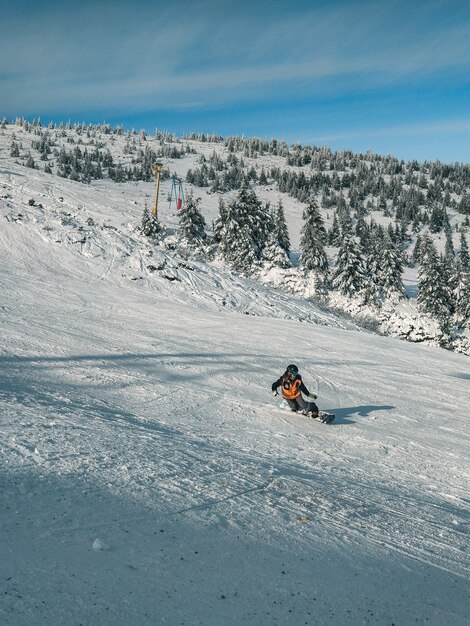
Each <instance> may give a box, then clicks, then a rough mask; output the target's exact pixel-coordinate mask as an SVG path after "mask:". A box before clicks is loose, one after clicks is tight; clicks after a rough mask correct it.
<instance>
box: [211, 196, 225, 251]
mask: <svg viewBox="0 0 470 626" xmlns="http://www.w3.org/2000/svg"><path fill="white" fill-rule="evenodd" d="M226 221H227V207H226V206H225V203H224V201H223V200H222V198H219V215H218V216H217V217H216V219H215V220H214V223H213V226H212V231H213V239H214V242H215V243H216V244H219V243H220V241H221V240H222V231H223V228H224V225H225V222H226Z"/></svg>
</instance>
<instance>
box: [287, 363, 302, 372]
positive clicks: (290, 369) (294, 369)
mask: <svg viewBox="0 0 470 626" xmlns="http://www.w3.org/2000/svg"><path fill="white" fill-rule="evenodd" d="M286 371H287V372H291V374H298V373H299V368H298V367H297V365H294V364H293V363H291V364H290V365H288V366H287V369H286Z"/></svg>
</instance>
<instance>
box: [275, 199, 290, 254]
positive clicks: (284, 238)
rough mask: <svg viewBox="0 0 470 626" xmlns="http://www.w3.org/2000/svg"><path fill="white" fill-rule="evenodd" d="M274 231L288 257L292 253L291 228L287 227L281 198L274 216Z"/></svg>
mask: <svg viewBox="0 0 470 626" xmlns="http://www.w3.org/2000/svg"><path fill="white" fill-rule="evenodd" d="M274 233H275V236H276V240H277V243H278V244H279V246H280V247H281V248H282V249H283V250H284V252H285V253H286V255H287V257H289V254H290V238H289V229H288V228H287V222H286V216H285V213H284V207H283V205H282V202H281V200H279V202H278V205H277V209H276V213H275V216H274Z"/></svg>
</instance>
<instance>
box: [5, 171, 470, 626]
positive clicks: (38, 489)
mask: <svg viewBox="0 0 470 626" xmlns="http://www.w3.org/2000/svg"><path fill="white" fill-rule="evenodd" d="M1 166H2V165H1V164H0V167H1ZM3 166H4V167H3V169H2V170H1V181H0V184H1V192H2V194H3V198H2V201H1V202H2V204H1V216H0V219H1V223H2V229H1V230H0V260H1V272H0V293H1V303H0V316H1V325H2V335H1V344H0V350H1V353H0V362H1V377H0V385H1V387H0V406H1V415H2V419H1V422H0V428H1V452H2V460H3V463H2V466H1V468H2V469H1V474H0V486H1V492H0V493H1V501H2V506H1V508H0V525H1V526H0V542H1V543H0V546H1V554H2V558H1V559H0V576H1V580H2V582H3V588H4V589H3V593H2V602H1V603H0V623H2V624H12V625H13V624H14V625H15V626H16V625H19V624H28V625H29V624H31V625H32V624H35V625H36V624H38V625H39V624H44V625H45V624H77V625H78V624H156V623H167V624H204V625H206V624H214V625H216V624H234V625H235V624H273V623H279V624H296V625H297V624H338V625H339V624H352V625H355V624H388V625H391V624H397V625H398V624H416V623H422V624H435V625H442V624H452V625H461V624H462V625H463V624H466V623H468V622H469V620H470V609H469V594H468V588H469V587H468V575H469V547H470V544H469V533H470V514H469V504H470V484H469V458H468V457H469V443H470V442H469V439H470V436H469V429H468V422H469V418H470V410H469V405H468V397H469V388H470V383H469V381H470V366H469V361H468V358H466V357H464V356H462V355H458V354H453V353H449V352H446V351H442V350H439V349H436V348H430V347H425V346H417V345H413V344H406V343H402V342H398V341H396V340H394V339H390V338H385V337H378V336H375V335H372V334H369V333H364V332H358V331H357V330H355V329H354V328H353V327H351V325H347V324H346V323H345V322H343V321H342V320H335V319H334V318H333V317H332V316H331V315H326V314H324V313H321V312H320V311H317V310H316V309H315V308H314V307H313V306H312V305H311V304H309V303H306V302H302V301H300V300H299V301H297V300H292V299H290V298H287V297H285V296H283V295H282V294H279V293H278V292H275V291H272V290H270V289H269V288H268V287H263V288H261V287H259V286H257V285H255V284H254V283H250V281H244V280H243V279H241V278H239V277H237V276H230V275H228V274H226V273H224V272H223V270H222V269H221V268H209V267H207V266H205V268H204V267H202V266H198V263H197V262H196V261H191V263H192V264H193V265H194V267H193V268H192V269H188V268H187V267H183V266H181V265H178V264H179V263H181V259H180V257H179V256H178V255H177V254H175V253H174V252H173V251H171V250H168V249H163V248H162V249H155V250H153V249H151V247H150V246H149V244H148V243H147V242H145V241H144V240H143V239H142V238H141V237H140V236H139V235H138V234H137V233H136V232H135V231H134V229H133V226H132V224H135V222H136V219H137V218H138V216H140V214H141V206H139V205H134V204H133V203H132V201H131V199H130V195H129V196H127V197H126V195H125V194H127V193H129V192H128V191H125V193H122V194H121V191H122V192H124V189H121V188H120V186H119V185H114V184H110V183H106V182H103V183H99V184H96V185H92V186H91V187H90V188H86V187H85V186H84V185H80V184H78V183H73V182H72V181H67V180H60V179H58V178H56V177H52V178H51V177H47V175H45V174H42V173H39V172H35V171H33V170H27V169H26V168H22V167H21V166H14V165H13V164H11V162H10V161H9V162H8V168H7V167H6V166H5V162H3ZM47 185H49V186H47ZM120 195H122V196H123V198H122V200H121V201H120V198H119V196H120ZM30 198H34V199H35V206H29V204H28V200H29V199H30ZM60 198H62V200H61V199H60ZM39 204H42V205H43V206H42V208H40V207H39V206H38V205H39ZM61 211H62V213H61ZM89 218H91V219H92V220H93V225H91V223H90V222H89V221H88V220H89ZM155 259H156V260H157V261H155ZM163 261H164V264H165V267H164V268H163V269H162V270H156V271H153V270H152V271H151V270H149V269H148V265H152V264H154V265H155V266H157V265H158V264H159V263H160V262H161V263H163ZM170 270H171V272H173V273H176V274H177V277H178V280H170V279H169V278H168V277H165V275H164V272H166V271H168V272H170ZM171 272H170V273H171ZM250 289H252V291H250ZM257 289H258V290H259V291H256V290H257ZM230 298H232V299H233V300H232V301H231V300H230ZM224 299H225V301H226V304H225V305H224V304H223V300H224ZM240 313H252V314H248V315H244V314H240ZM301 320H304V321H301ZM306 321H309V322H310V323H305V322H306ZM292 361H294V362H296V363H298V364H299V366H300V367H301V371H302V373H303V375H304V380H305V382H306V384H307V386H308V387H310V388H311V389H314V390H318V393H319V404H320V407H321V408H323V409H326V410H332V411H334V412H335V413H336V415H337V421H336V422H335V423H334V424H333V425H331V426H323V425H322V424H319V423H317V422H315V421H312V420H308V419H307V418H304V417H302V416H296V415H293V414H291V413H289V412H286V411H285V410H284V409H282V408H281V407H280V406H279V403H276V402H275V401H274V400H273V399H272V398H271V396H270V385H271V382H272V381H273V380H275V379H276V378H277V377H278V376H279V374H280V373H281V372H282V371H283V368H284V367H285V365H286V363H287V362H292Z"/></svg>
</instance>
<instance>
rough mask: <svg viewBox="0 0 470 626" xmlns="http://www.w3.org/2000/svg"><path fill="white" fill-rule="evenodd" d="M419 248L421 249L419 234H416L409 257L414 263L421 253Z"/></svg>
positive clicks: (417, 260)
mask: <svg viewBox="0 0 470 626" xmlns="http://www.w3.org/2000/svg"><path fill="white" fill-rule="evenodd" d="M420 250H421V235H419V234H418V235H417V237H416V242H415V247H414V248H413V252H412V254H411V259H412V261H413V263H414V264H416V263H418V262H419V259H420V255H421V252H420Z"/></svg>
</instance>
